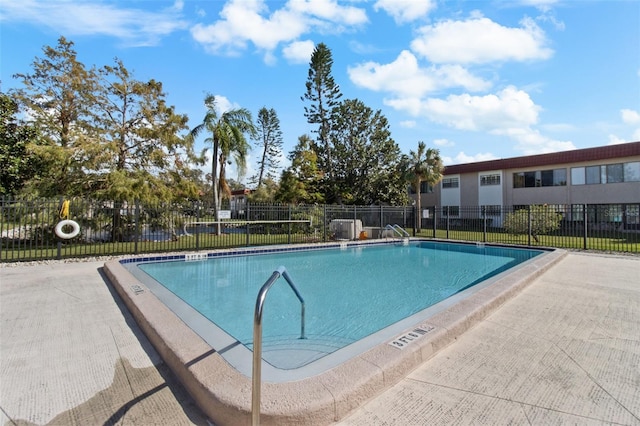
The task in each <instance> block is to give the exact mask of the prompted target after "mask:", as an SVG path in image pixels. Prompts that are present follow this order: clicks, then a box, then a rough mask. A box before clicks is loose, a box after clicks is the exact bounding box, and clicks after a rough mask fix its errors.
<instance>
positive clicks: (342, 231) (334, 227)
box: [329, 219, 362, 240]
mask: <svg viewBox="0 0 640 426" xmlns="http://www.w3.org/2000/svg"><path fill="white" fill-rule="evenodd" d="M354 222H355V225H354ZM329 231H331V232H332V233H333V234H334V235H335V238H336V239H337V240H355V239H357V238H358V236H359V235H360V232H362V221H361V220H360V219H333V220H332V221H331V223H329Z"/></svg>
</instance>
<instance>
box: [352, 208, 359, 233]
mask: <svg viewBox="0 0 640 426" xmlns="http://www.w3.org/2000/svg"><path fill="white" fill-rule="evenodd" d="M356 220H358V206H355V205H354V206H353V239H354V240H357V239H358V235H356V234H357V232H356V231H357V230H358V228H357V227H356Z"/></svg>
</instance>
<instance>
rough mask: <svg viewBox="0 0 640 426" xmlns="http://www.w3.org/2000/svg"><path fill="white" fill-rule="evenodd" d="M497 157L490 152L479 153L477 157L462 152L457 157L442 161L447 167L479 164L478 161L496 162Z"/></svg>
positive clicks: (444, 158)
mask: <svg viewBox="0 0 640 426" xmlns="http://www.w3.org/2000/svg"><path fill="white" fill-rule="evenodd" d="M496 159H497V157H496V156H495V155H493V154H491V153H490V152H485V153H478V154H476V155H467V154H465V153H464V151H460V152H459V153H458V155H456V156H455V157H453V158H452V157H443V158H442V161H443V163H444V164H445V165H452V164H466V163H477V162H478V161H489V160H496Z"/></svg>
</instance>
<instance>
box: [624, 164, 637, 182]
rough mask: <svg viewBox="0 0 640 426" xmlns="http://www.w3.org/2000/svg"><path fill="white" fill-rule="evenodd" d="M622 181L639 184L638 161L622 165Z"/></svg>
mask: <svg viewBox="0 0 640 426" xmlns="http://www.w3.org/2000/svg"><path fill="white" fill-rule="evenodd" d="M624 181H625V182H640V161H637V162H634V163H624Z"/></svg>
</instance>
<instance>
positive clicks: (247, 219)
mask: <svg viewBox="0 0 640 426" xmlns="http://www.w3.org/2000/svg"><path fill="white" fill-rule="evenodd" d="M246 211H247V215H246V216H245V220H246V221H247V223H246V224H245V229H246V231H245V233H246V234H247V239H246V246H247V247H249V228H250V226H249V221H250V220H251V216H250V215H249V202H248V201H247V209H246Z"/></svg>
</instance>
